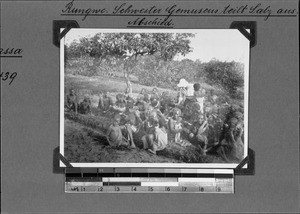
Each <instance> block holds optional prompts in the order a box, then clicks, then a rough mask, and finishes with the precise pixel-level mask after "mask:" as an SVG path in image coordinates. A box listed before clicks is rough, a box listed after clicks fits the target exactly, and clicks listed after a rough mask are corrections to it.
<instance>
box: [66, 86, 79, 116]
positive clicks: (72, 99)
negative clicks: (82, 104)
mask: <svg viewBox="0 0 300 214" xmlns="http://www.w3.org/2000/svg"><path fill="white" fill-rule="evenodd" d="M66 109H67V110H68V111H74V112H75V113H76V114H77V110H78V97H77V95H76V93H75V90H74V89H73V88H71V89H70V92H69V94H68V95H67V104H66Z"/></svg>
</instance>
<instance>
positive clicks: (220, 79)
mask: <svg viewBox="0 0 300 214" xmlns="http://www.w3.org/2000/svg"><path fill="white" fill-rule="evenodd" d="M203 71H204V73H205V77H206V79H207V81H208V82H209V83H210V84H214V85H219V86H221V87H222V88H224V89H225V90H226V91H227V92H228V93H229V94H230V96H231V97H232V98H234V97H239V98H241V93H240V92H238V89H239V88H241V87H242V86H243V85H244V76H243V70H242V66H241V65H240V64H238V63H236V62H220V61H217V60H213V61H210V62H208V63H207V64H206V66H205V68H204V70H203Z"/></svg>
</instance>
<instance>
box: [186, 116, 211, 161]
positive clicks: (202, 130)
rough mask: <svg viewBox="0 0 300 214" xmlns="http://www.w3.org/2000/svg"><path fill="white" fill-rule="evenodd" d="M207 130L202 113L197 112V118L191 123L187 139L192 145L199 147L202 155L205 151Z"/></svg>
mask: <svg viewBox="0 0 300 214" xmlns="http://www.w3.org/2000/svg"><path fill="white" fill-rule="evenodd" d="M207 130H208V123H207V120H206V119H205V117H204V115H203V114H199V115H198V118H197V120H196V121H195V122H194V123H193V125H192V128H191V131H190V134H189V140H190V142H191V143H192V144H193V145H194V146H197V147H198V148H200V149H201V151H202V154H203V155H206V152H207V144H208V140H207Z"/></svg>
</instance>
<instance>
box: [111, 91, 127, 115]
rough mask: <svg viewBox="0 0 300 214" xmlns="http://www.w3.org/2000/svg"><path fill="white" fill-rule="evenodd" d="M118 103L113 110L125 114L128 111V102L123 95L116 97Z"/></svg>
mask: <svg viewBox="0 0 300 214" xmlns="http://www.w3.org/2000/svg"><path fill="white" fill-rule="evenodd" d="M116 99H117V101H116V103H115V105H113V106H112V109H113V110H114V111H115V112H117V113H124V112H125V111H126V101H125V97H124V95H123V94H117V95H116Z"/></svg>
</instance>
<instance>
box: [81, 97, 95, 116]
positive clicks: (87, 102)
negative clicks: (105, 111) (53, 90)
mask: <svg viewBox="0 0 300 214" xmlns="http://www.w3.org/2000/svg"><path fill="white" fill-rule="evenodd" d="M91 106H92V102H91V99H90V98H89V97H84V99H83V101H82V102H81V103H80V105H79V107H78V112H79V113H80V114H89V113H91Z"/></svg>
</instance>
